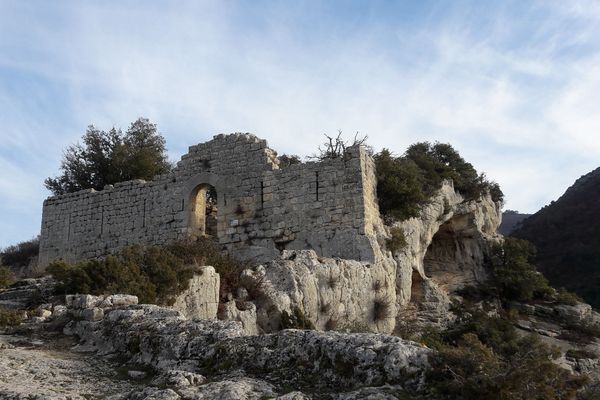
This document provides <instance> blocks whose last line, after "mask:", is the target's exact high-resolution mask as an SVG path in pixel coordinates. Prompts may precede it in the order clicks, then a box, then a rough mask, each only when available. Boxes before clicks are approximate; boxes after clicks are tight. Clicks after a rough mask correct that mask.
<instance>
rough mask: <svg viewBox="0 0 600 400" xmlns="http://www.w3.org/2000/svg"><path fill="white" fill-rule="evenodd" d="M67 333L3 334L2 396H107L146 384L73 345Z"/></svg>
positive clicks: (0, 352)
mask: <svg viewBox="0 0 600 400" xmlns="http://www.w3.org/2000/svg"><path fill="white" fill-rule="evenodd" d="M74 344H75V340H74V339H73V338H69V337H66V336H63V335H52V336H49V335H45V336H38V337H33V338H32V337H29V336H21V335H0V398H2V399H57V400H58V399H65V400H67V399H69V400H76V399H103V398H106V397H109V396H111V395H116V394H121V393H128V392H130V391H132V390H134V389H136V388H139V387H140V385H141V384H142V383H141V382H138V381H133V380H130V379H127V371H126V370H122V369H120V368H119V364H118V363H115V362H111V361H109V360H108V359H106V358H102V357H97V356H93V355H91V354H83V353H77V352H74V351H72V350H70V348H71V347H72V346H73V345H74Z"/></svg>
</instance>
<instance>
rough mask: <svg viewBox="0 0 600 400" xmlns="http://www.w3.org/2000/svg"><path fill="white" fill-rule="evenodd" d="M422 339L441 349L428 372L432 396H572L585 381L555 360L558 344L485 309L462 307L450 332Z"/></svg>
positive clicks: (490, 399) (543, 399) (492, 398)
mask: <svg viewBox="0 0 600 400" xmlns="http://www.w3.org/2000/svg"><path fill="white" fill-rule="evenodd" d="M455 311H456V310H455ZM457 312H458V311H457ZM423 341H424V342H425V343H426V344H428V345H430V346H431V347H433V348H435V349H436V350H437V352H436V353H434V354H433V355H432V356H431V359H430V362H431V370H430V372H429V373H428V376H427V379H428V382H429V383H428V386H429V387H430V388H431V389H430V390H431V392H432V393H431V394H432V397H433V398H443V399H463V400H471V399H473V400H475V399H488V400H496V399H497V400H501V399H540V400H546V399H547V400H550V399H568V398H574V396H575V393H576V392H577V390H578V389H580V388H581V387H582V386H583V385H584V384H585V383H586V379H585V378H581V377H577V376H574V375H572V374H571V373H569V372H568V371H566V370H564V369H562V368H560V367H559V366H557V365H556V364H554V363H553V361H552V360H554V359H556V358H557V357H559V356H560V352H559V351H558V350H557V349H555V348H551V347H549V346H547V345H546V344H544V343H543V342H541V341H540V340H539V339H538V338H537V337H536V336H533V335H530V336H524V337H523V336H521V335H518V334H517V333H516V330H515V328H514V326H513V325H512V323H511V322H510V321H508V320H506V319H505V318H492V317H489V316H487V314H485V313H484V312H483V311H479V310H462V313H461V312H458V319H457V321H456V322H455V323H454V324H453V325H452V326H450V327H449V328H448V329H447V330H446V331H433V332H429V333H428V334H427V335H426V337H424V338H423ZM540 371H544V373H540Z"/></svg>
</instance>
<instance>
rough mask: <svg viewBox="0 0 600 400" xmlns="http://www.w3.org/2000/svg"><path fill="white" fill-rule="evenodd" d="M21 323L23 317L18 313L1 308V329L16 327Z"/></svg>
mask: <svg viewBox="0 0 600 400" xmlns="http://www.w3.org/2000/svg"><path fill="white" fill-rule="evenodd" d="M20 323H21V315H20V313H19V312H18V311H15V310H10V309H8V308H4V307H0V328H4V327H7V326H16V325H19V324H20Z"/></svg>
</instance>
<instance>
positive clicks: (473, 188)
mask: <svg viewBox="0 0 600 400" xmlns="http://www.w3.org/2000/svg"><path fill="white" fill-rule="evenodd" d="M374 160H375V166H376V170H377V196H378V199H379V208H380V210H381V213H382V214H383V215H384V217H385V218H386V219H387V220H388V221H389V220H404V219H408V218H411V217H416V216H418V215H419V211H420V210H421V208H422V206H423V205H424V204H426V203H427V201H428V199H429V198H430V197H431V196H432V195H433V194H434V193H435V192H436V191H437V190H438V189H439V188H440V187H441V185H442V182H443V181H444V180H448V179H451V180H452V181H453V182H454V188H455V189H456V190H457V191H458V192H460V193H461V194H462V195H463V196H464V197H465V198H466V199H467V200H472V199H477V198H479V197H480V196H482V195H484V194H485V193H489V194H490V195H491V196H492V199H493V200H494V201H497V202H498V201H499V202H501V201H503V200H504V197H503V194H502V191H501V190H500V186H499V185H498V184H497V183H494V182H491V181H489V180H487V179H486V177H485V175H484V174H479V173H477V171H476V170H475V168H473V166H472V165H471V164H470V163H468V162H466V161H465V160H464V159H463V158H462V157H461V156H460V155H459V154H458V152H457V151H456V150H455V149H454V148H453V147H452V146H451V145H449V144H444V143H434V144H433V145H432V144H431V143H428V142H422V143H416V144H413V145H412V146H410V147H409V148H408V149H407V150H406V152H405V153H404V155H403V156H400V157H395V156H393V155H392V153H391V152H390V151H389V150H388V149H383V150H382V151H381V152H379V153H378V154H376V155H375V156H374Z"/></svg>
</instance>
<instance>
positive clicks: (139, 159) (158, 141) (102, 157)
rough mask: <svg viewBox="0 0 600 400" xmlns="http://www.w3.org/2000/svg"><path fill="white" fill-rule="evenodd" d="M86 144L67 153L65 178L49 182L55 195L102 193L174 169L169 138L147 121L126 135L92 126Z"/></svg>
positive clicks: (61, 167)
mask: <svg viewBox="0 0 600 400" xmlns="http://www.w3.org/2000/svg"><path fill="white" fill-rule="evenodd" d="M82 141H83V144H81V143H77V144H76V145H72V146H69V147H68V148H67V149H66V150H65V153H64V156H63V159H62V161H61V166H60V169H61V171H62V173H61V175H59V176H58V177H55V178H47V179H46V181H45V185H46V188H47V189H49V190H50V191H51V192H52V193H54V194H55V195H58V194H64V193H71V192H76V191H78V190H81V189H89V188H93V189H96V190H101V189H102V188H104V186H105V185H109V184H114V183H117V182H122V181H128V180H131V179H152V178H153V177H154V176H155V175H158V174H162V173H165V172H168V171H169V170H170V168H171V166H170V164H169V162H168V161H167V153H166V149H165V139H164V138H163V137H162V136H161V135H160V133H159V132H158V131H157V129H156V125H155V124H153V123H151V122H150V121H148V119H145V118H139V119H138V120H137V121H135V122H133V123H132V124H131V125H130V126H129V128H128V129H127V131H126V132H125V134H123V133H122V132H121V130H120V129H116V128H112V129H111V130H109V131H108V132H105V131H101V130H99V129H97V128H95V127H94V126H93V125H90V126H89V127H88V129H87V131H86V133H85V134H84V135H83V137H82Z"/></svg>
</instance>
